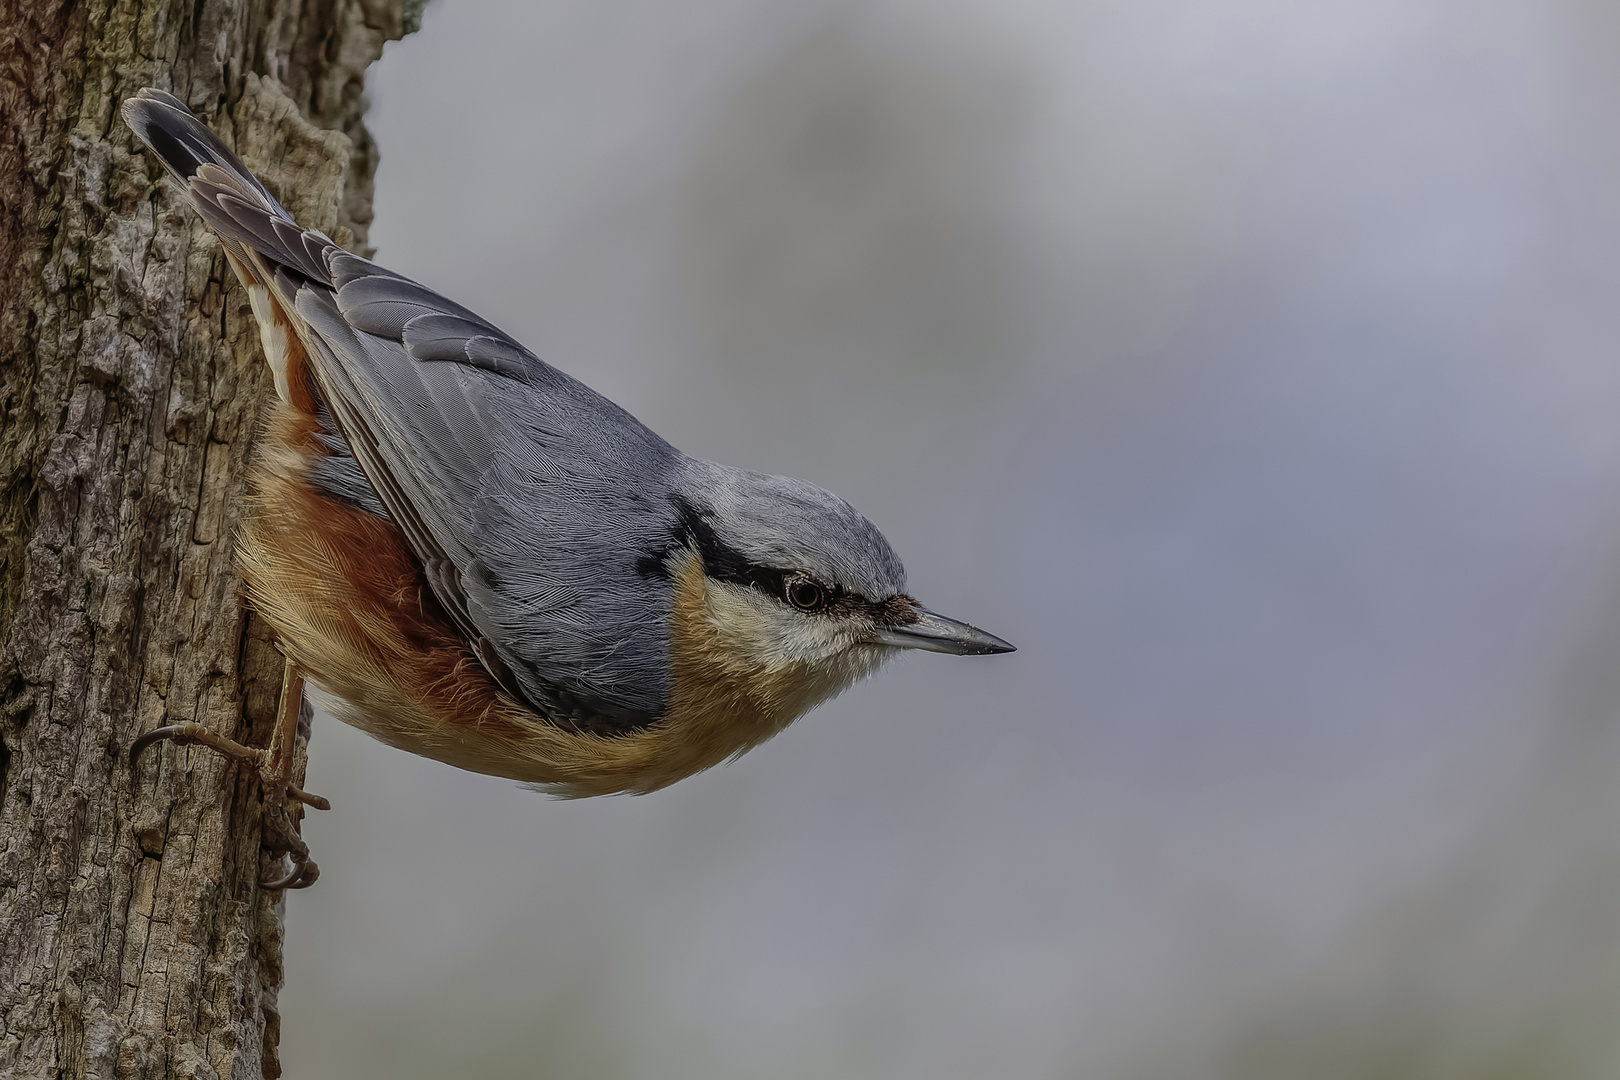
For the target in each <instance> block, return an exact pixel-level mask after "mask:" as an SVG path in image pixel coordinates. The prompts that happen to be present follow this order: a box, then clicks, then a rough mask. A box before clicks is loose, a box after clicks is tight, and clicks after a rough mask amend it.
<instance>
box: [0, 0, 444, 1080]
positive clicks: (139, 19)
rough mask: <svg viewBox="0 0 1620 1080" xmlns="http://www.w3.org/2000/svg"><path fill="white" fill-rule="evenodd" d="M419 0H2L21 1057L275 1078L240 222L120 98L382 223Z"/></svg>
mask: <svg viewBox="0 0 1620 1080" xmlns="http://www.w3.org/2000/svg"><path fill="white" fill-rule="evenodd" d="M420 7H421V3H420V0H414V3H413V0H330V2H324V3H323V2H322V0H184V2H180V0H122V2H120V0H90V2H86V3H73V2H64V0H0V409H3V420H0V425H3V426H0V650H3V651H0V1076H4V1077H7V1078H24V1077H30V1078H31V1077H53V1078H55V1077H80V1076H94V1077H115V1076H116V1077H121V1078H123V1077H143V1078H144V1077H159V1076H184V1077H227V1076H228V1077H256V1076H266V1077H275V1076H279V1075H280V1072H281V1068H280V1064H279V1061H278V1058H277V1050H276V1044H277V1039H278V1036H279V1015H278V1012H277V1007H276V993H277V990H278V988H279V987H280V986H281V981H282V969H281V940H282V924H281V913H282V905H281V899H280V897H281V894H279V893H271V892H266V891H265V890H264V889H262V888H261V887H260V885H259V882H260V881H261V880H263V879H265V878H266V877H267V876H270V875H271V874H272V873H273V872H274V871H275V870H276V869H277V866H278V864H277V863H276V862H275V861H274V860H272V859H271V858H270V857H269V856H268V855H267V854H266V853H264V852H262V851H261V850H260V837H261V810H262V806H261V792H260V790H259V783H258V780H257V777H256V776H255V775H254V774H253V773H252V771H251V770H248V769H243V768H241V767H239V766H235V765H231V764H228V763H227V762H226V761H224V760H223V759H221V758H219V757H217V756H214V755H212V754H210V753H208V752H206V751H202V750H199V749H192V750H182V749H179V748H177V747H175V746H172V745H159V746H158V747H155V748H154V750H153V751H149V752H148V754H147V756H146V757H145V758H143V759H142V761H141V764H140V768H139V769H137V770H134V771H133V772H132V771H131V769H130V767H129V764H128V761H127V756H126V751H127V749H128V747H129V745H130V742H131V741H132V740H133V739H134V738H135V737H136V736H137V735H139V734H141V733H142V732H145V731H150V730H151V729H153V728H154V727H157V726H158V725H160V724H165V723H174V722H178V721H182V720H195V721H197V722H199V723H201V724H204V725H205V726H207V727H209V728H210V729H212V730H214V731H217V732H221V733H223V734H227V735H231V736H233V737H235V738H236V739H239V740H241V741H243V742H247V743H251V744H254V745H261V746H262V745H265V743H266V741H267V739H268V737H269V728H270V725H271V722H272V720H273V719H274V714H275V707H276V697H277V694H278V693H279V691H280V687H281V658H280V656H279V654H278V653H277V652H276V651H275V648H274V646H273V644H272V642H271V641H270V640H269V636H268V634H267V632H266V629H265V627H264V625H263V624H262V623H260V622H258V621H257V620H255V619H253V618H252V617H250V616H248V615H245V614H244V613H243V611H242V609H241V607H240V605H239V604H238V602H237V592H236V578H235V573H234V570H233V568H232V541H233V537H234V535H235V532H236V529H237V525H238V523H239V521H240V517H241V513H242V499H241V495H242V491H243V485H244V480H245V476H246V472H247V467H248V463H249V461H250V456H251V453H252V443H253V437H254V433H255V430H256V423H255V419H256V416H257V413H258V406H259V402H260V401H261V400H262V398H263V397H264V395H265V393H266V392H267V390H268V388H269V386H270V378H269V372H268V370H267V367H266V365H265V364H264V363H263V361H262V360H261V359H260V358H259V355H258V344H257V333H256V330H255V328H254V323H253V319H252V316H251V313H250V312H249V309H248V302H247V297H246V296H245V295H244V294H243V292H242V290H241V289H240V288H239V287H238V286H237V285H236V283H235V281H234V280H233V279H232V278H231V275H230V272H229V270H228V269H227V268H226V266H225V263H224V259H223V257H222V256H221V255H220V251H219V246H218V244H216V243H215V242H214V240H213V239H212V237H211V236H210V235H209V234H208V233H207V232H206V231H205V230H204V229H203V227H202V225H201V224H200V223H199V222H198V221H197V220H196V218H195V216H194V215H192V214H190V213H188V212H184V211H183V210H182V208H181V206H180V204H179V200H178V199H177V198H176V196H175V195H174V194H173V192H172V191H171V190H170V188H169V186H168V184H167V183H160V182H159V181H158V178H159V176H160V170H159V169H158V167H157V165H156V164H155V163H153V162H151V161H150V160H148V158H147V157H146V156H145V155H144V154H143V153H142V152H141V151H140V147H139V146H138V144H137V143H136V142H135V140H134V138H133V136H131V134H130V132H129V130H128V128H126V127H125V126H124V123H123V121H122V120H121V119H120V118H119V114H118V108H117V107H118V104H119V103H120V102H121V101H122V100H123V99H124V98H125V97H127V96H129V95H131V94H133V93H134V92H135V91H136V90H138V89H140V88H141V87H143V86H148V85H154V86H160V87H163V88H166V89H171V90H173V91H174V92H175V93H176V94H177V95H178V96H179V97H180V98H181V99H182V100H184V101H186V102H187V103H188V104H189V105H191V107H192V108H193V109H194V110H195V111H196V112H197V113H198V115H200V116H202V117H203V118H204V119H205V120H206V121H208V122H209V123H211V124H212V125H213V126H214V128H215V130H217V131H219V132H220V134H221V135H222V136H223V137H224V139H225V140H226V142H227V143H230V144H232V145H233V146H234V147H235V149H236V150H237V151H238V153H240V154H241V156H242V157H243V158H244V159H245V160H246V161H247V163H248V165H249V166H250V167H253V168H255V169H256V170H257V171H258V172H259V174H260V175H261V176H263V177H264V178H265V180H266V181H267V186H268V187H269V188H270V189H271V190H272V191H273V192H275V193H277V194H278V195H280V196H281V197H282V201H283V202H285V203H286V204H287V205H288V208H289V209H291V210H292V211H293V213H294V214H295V215H297V216H298V218H299V220H300V221H302V222H303V223H305V224H306V225H311V226H314V227H317V228H321V229H325V230H326V231H327V232H329V233H331V234H332V235H333V237H334V239H337V240H338V241H339V242H340V243H348V244H349V245H350V246H354V245H356V244H359V245H364V242H365V232H366V225H367V224H368V223H369V221H370V218H371V211H370V207H371V177H372V174H373V171H374V168H375V164H376V152H375V148H374V146H373V144H372V142H371V140H370V138H369V136H368V135H367V133H366V131H365V128H364V127H363V126H362V124H361V111H362V108H363V103H362V99H361V78H362V75H363V73H364V71H365V68H366V66H367V65H368V64H370V63H371V62H372V61H373V60H375V59H376V58H377V57H378V56H380V55H381V54H382V46H383V42H384V41H386V40H388V39H391V38H398V37H400V36H401V35H402V33H403V32H405V30H406V29H407V28H414V27H408V24H409V23H413V22H414V21H415V20H416V17H417V15H418V14H419V11H420Z"/></svg>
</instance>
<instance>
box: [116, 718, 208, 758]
mask: <svg viewBox="0 0 1620 1080" xmlns="http://www.w3.org/2000/svg"><path fill="white" fill-rule="evenodd" d="M192 726H193V725H192V723H191V722H190V721H189V720H188V721H187V722H186V723H184V724H168V725H166V726H164V727H160V728H156V729H154V730H152V731H148V732H147V733H146V734H145V735H142V736H141V737H140V738H138V739H136V740H135V741H134V742H132V743H130V744H129V767H130V768H132V769H133V768H135V766H136V764H137V763H139V761H140V760H141V754H142V753H144V752H145V750H146V748H147V747H148V746H151V745H152V744H153V743H155V742H162V741H163V740H165V739H175V740H180V739H184V738H185V737H186V736H188V735H189V734H190V732H188V731H187V730H186V729H187V728H188V727H192Z"/></svg>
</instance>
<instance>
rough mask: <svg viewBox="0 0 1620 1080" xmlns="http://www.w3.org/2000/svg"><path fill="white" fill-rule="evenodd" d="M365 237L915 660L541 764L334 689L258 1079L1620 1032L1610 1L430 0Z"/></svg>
mask: <svg viewBox="0 0 1620 1080" xmlns="http://www.w3.org/2000/svg"><path fill="white" fill-rule="evenodd" d="M369 85H370V89H371V95H372V101H373V108H372V112H371V124H372V128H373V130H374V131H375V132H376V134H377V137H378V140H379V142H380V144H381V147H382V155H383V157H382V167H381V171H380V172H379V174H378V178H377V221H376V226H375V229H374V232H373V234H372V235H373V239H374V241H375V243H376V244H377V246H378V258H379V260H380V261H382V262H383V263H384V264H385V265H388V266H390V267H392V268H394V269H397V270H400V271H402V272H405V273H407V274H411V275H413V276H416V277H419V278H420V279H421V280H423V281H425V282H427V283H429V284H431V285H433V286H435V287H437V288H439V289H441V290H442V291H444V292H445V293H447V294H449V295H451V296H453V297H455V298H456V299H458V300H460V301H461V302H463V303H465V304H467V305H469V306H471V307H473V308H474V309H475V310H478V311H480V312H481V313H483V314H485V315H486V316H488V317H490V318H492V319H493V320H494V321H495V322H497V323H498V324H500V325H502V326H503V327H505V328H506V329H507V330H509V331H510V332H512V333H513V334H515V335H516V336H517V337H518V338H520V339H521V340H523V341H525V342H526V343H527V344H529V345H530V346H531V347H532V348H533V349H535V350H536V351H537V352H538V353H539V354H540V355H541V356H543V357H546V358H547V359H549V360H551V361H552V362H554V363H556V364H558V365H559V366H561V367H563V368H565V369H566V370H568V371H570V372H572V373H574V374H576V375H578V376H580V377H581V378H583V379H585V380H586V381H587V382H589V383H591V384H592V385H593V386H595V387H597V388H598V389H599V390H601V391H603V392H605V393H606V394H608V395H609V396H611V397H613V398H614V399H616V400H617V401H619V402H620V403H621V404H623V405H625V406H626V407H628V408H629V409H630V410H631V411H632V412H634V413H636V414H637V415H638V416H640V417H641V418H642V419H643V420H645V421H646V422H648V423H649V424H650V425H652V426H653V427H654V428H655V429H657V430H658V431H660V432H661V433H662V434H664V435H665V436H666V437H668V438H670V439H671V440H672V441H674V442H675V443H676V444H678V445H680V446H681V447H683V448H684V449H686V450H688V451H691V452H693V453H697V454H701V455H704V456H709V457H714V458H718V459H720V460H723V461H728V462H732V463H736V464H743V465H747V466H749V467H752V468H756V469H763V470H769V471H778V472H785V473H791V474H794V475H798V476H803V477H806V478H808V479H810V480H813V481H816V482H818V483H821V484H823V485H825V486H827V487H829V488H831V489H833V490H835V491H838V492H839V493H841V494H843V495H844V496H846V497H847V498H849V499H850V500H851V501H852V502H854V503H855V504H856V505H857V506H859V507H860V508H862V509H863V510H865V511H866V512H867V513H868V514H869V515H870V516H871V517H872V518H873V519H874V520H876V521H877V523H878V524H879V525H880V526H881V527H882V528H883V529H884V530H885V531H886V532H887V533H888V535H889V537H890V538H891V539H892V540H893V541H894V542H895V544H896V546H897V548H898V549H899V551H900V552H901V553H902V555H903V556H904V558H905V560H906V563H907V566H908V568H909V570H910V573H911V581H912V586H913V589H914V591H915V593H916V594H917V595H918V596H919V597H921V598H923V599H924V600H925V601H926V602H927V603H929V604H930V605H933V606H935V607H937V608H938V609H940V610H942V611H945V612H946V613H948V614H952V615H956V616H958V617H961V618H965V619H969V620H971V621H973V622H976V623H978V624H980V625H982V626H984V627H986V628H988V629H990V630H992V631H993V632H995V633H998V634H1001V635H1003V636H1005V637H1007V638H1009V639H1010V640H1012V641H1013V642H1015V643H1016V644H1017V645H1018V646H1019V648H1020V651H1019V652H1018V653H1016V654H1015V655H1012V656H1007V657H997V658H985V659H956V658H947V657H939V656H915V657H910V658H907V659H905V660H904V661H902V662H900V663H897V664H895V665H894V666H893V667H892V668H891V669H889V670H887V671H884V672H882V673H880V674H879V675H878V676H877V677H876V678H874V679H873V680H872V681H870V682H869V683H866V684H863V685H861V686H859V687H857V688H856V689H854V690H852V691H851V692H849V693H848V694H847V695H846V696H845V697H843V698H841V699H840V700H838V701H837V702H835V703H833V704H832V705H830V706H828V707H826V708H823V709H821V710H819V711H818V712H815V713H813V714H812V715H810V716H809V717H807V718H806V719H805V720H803V721H801V722H800V723H799V724H798V725H796V726H795V727H794V728H792V729H791V730H790V731H789V732H787V733H786V734H785V735H783V736H782V737H780V738H779V739H777V740H776V741H775V742H773V743H770V744H768V745H767V746H765V747H764V748H762V749H760V750H758V751H756V752H754V753H753V754H750V755H749V756H748V757H746V758H744V759H743V760H741V761H740V762H738V763H736V764H734V765H732V766H729V767H727V768H724V769H721V770H718V771H716V772H714V773H711V774H708V775H704V776H700V777H698V778H696V779H692V780H688V781H686V782H684V783H682V784H680V785H678V786H677V787H675V788H672V789H670V790H668V791H666V792H663V793H660V794H657V795H654V796H650V797H647V798H639V799H609V800H598V801H594V802H586V803H577V804H565V803H557V802H553V801H549V800H547V799H545V798H543V797H541V796H538V795H535V794H533V793H531V792H528V791H525V790H522V789H519V788H518V787H516V786H515V785H513V784H511V783H509V782H506V781H501V780H494V779H489V778H484V777H477V776H472V775H468V774H465V773H459V772H456V771H454V770H452V769H450V768H448V767H446V766H442V765H438V764H435V763H432V762H428V761H425V760H420V759H417V758H412V757H409V756H406V755H404V754H401V753H398V752H396V751H392V750H389V749H386V748H384V747H382V746H380V745H378V744H375V743H372V742H369V741H367V740H366V739H364V738H363V737H361V736H359V735H357V734H355V733H353V732H350V731H348V730H346V729H343V728H341V727H340V726H339V725H337V724H335V723H333V722H331V721H330V720H327V721H325V722H324V723H321V724H319V725H318V728H317V731H316V736H315V740H314V743H313V760H312V764H311V767H310V776H309V785H310V787H311V789H312V790H316V791H319V792H321V793H323V794H325V795H328V796H330V797H331V799H332V801H333V803H334V805H335V807H336V808H335V809H334V810H333V811H331V812H330V813H328V814H324V815H317V816H316V818H315V819H314V820H312V821H311V822H310V823H309V824H308V827H307V835H308V836H309V838H310V840H311V843H312V844H313V846H314V850H315V854H316V857H317V858H318V859H319V861H320V863H321V865H322V867H323V876H322V878H321V881H320V884H319V885H318V886H317V887H316V888H314V889H312V890H310V891H309V892H307V893H301V894H294V895H292V896H291V897H290V899H289V901H288V922H289V940H288V947H287V970H288V989H287V991H286V992H285V993H284V994H283V995H282V999H281V1000H282V1005H283V1008H284V1013H285V1025H284V1029H283V1032H284V1034H283V1050H284V1056H285V1060H286V1063H287V1067H288V1075H289V1076H293V1077H298V1078H301V1080H324V1078H339V1077H342V1078H351V1077H398V1078H428V1077H434V1078H440V1077H480V1078H483V1077H492V1078H501V1077H548V1078H549V1077H558V1078H570V1080H571V1078H582V1077H589V1078H609V1077H613V1078H618V1077H624V1078H652V1080H667V1078H693V1080H698V1078H702V1080H730V1078H738V1080H741V1078H758V1077H767V1078H784V1080H785V1078H806V1080H812V1078H814V1080H820V1078H845V1077H849V1078H867V1077H870V1078H874V1080H876V1078H885V1080H888V1078H918V1080H925V1078H926V1080H934V1078H958V1077H961V1078H978V1077H984V1078H998V1077H1018V1078H1045V1077H1053V1078H1059V1077H1063V1078H1082V1080H1089V1078H1108V1080H1113V1078H1120V1080H1138V1078H1140V1080H1163V1078H1187V1080H1203V1078H1214V1080H1337V1078H1345V1080H1349V1078H1369V1080H1372V1078H1377V1080H1389V1078H1403V1077H1411V1078H1435V1080H1440V1078H1464V1077H1467V1078H1477V1077H1490V1078H1492V1080H1512V1078H1519V1077H1523V1078H1536V1080H1541V1078H1571V1077H1573V1078H1584V1077H1592V1078H1600V1077H1603V1078H1607V1077H1613V1076H1616V1075H1620V1020H1617V1019H1616V1018H1617V1017H1620V667H1617V661H1620V302H1617V299H1616V297H1617V292H1620V6H1616V5H1614V4H1612V3H1602V4H1600V3H1596V2H1593V3H1586V4H1583V3H1576V2H1553V0H1477V2H1462V0H1449V2H1448V0H1322V2H1317V3H1309V4H1305V3H1284V2H1281V0H1221V2H1208V0H1085V2H1064V3H1044V4H1043V3H1037V2H1034V0H1011V2H1005V0H1003V2H997V3H989V2H980V3H965V2H957V3H947V2H940V0H929V2H926V3H925V2H921V0H917V2H911V3H906V2H895V3H884V2H872V3H861V2H849V3H827V2H820V0H805V2H784V0H685V2H683V3H680V4H669V3H655V2H652V0H630V2H621V0H612V2H604V0H591V2H586V0H575V2H569V3H531V2H522V3H520V2H516V0H508V2H504V3H485V2H473V0H443V2H442V3H435V4H434V5H432V6H430V7H429V9H428V11H427V16H426V20H425V26H424V28H423V30H422V32H421V33H420V34H418V35H416V36H414V37H412V38H410V39H408V40H406V41H405V42H403V43H400V44H397V45H393V46H391V47H390V49H389V51H388V53H387V55H386V56H385V57H384V59H383V61H382V63H381V64H380V65H379V66H378V67H377V68H376V69H375V70H374V71H373V73H372V75H371V76H370V82H369Z"/></svg>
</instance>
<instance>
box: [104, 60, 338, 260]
mask: <svg viewBox="0 0 1620 1080" xmlns="http://www.w3.org/2000/svg"><path fill="white" fill-rule="evenodd" d="M124 120H125V121H126V122H127V123H128V124H129V129H130V130H131V131H133V132H134V133H135V137H136V138H138V139H140V140H141V142H143V143H145V144H146V145H147V147H148V148H149V149H150V150H151V151H152V153H153V154H155V155H157V159H158V160H159V161H161V162H163V167H164V168H165V169H168V170H169V172H170V173H171V174H173V176H174V178H175V179H176V180H178V181H180V186H181V188H182V189H183V190H184V191H185V193H186V197H187V198H188V199H189V200H190V201H191V205H192V206H193V207H194V208H195V209H196V211H197V213H198V214H200V215H201V216H202V219H203V221H205V222H207V223H208V226H209V228H211V229H213V230H214V232H216V233H218V234H219V237H220V239H221V240H222V241H224V243H225V246H226V250H227V251H229V252H231V253H232V254H233V255H234V256H235V257H237V258H238V259H242V260H245V261H251V260H252V257H251V256H250V255H249V254H248V253H249V252H250V251H252V252H257V253H258V254H259V255H261V256H263V257H264V258H265V259H267V260H268V261H269V262H271V263H274V264H277V265H280V266H286V267H289V268H291V269H293V270H296V271H297V272H298V273H300V274H302V275H303V276H304V277H305V278H308V279H309V280H311V281H319V282H321V283H323V284H330V283H331V280H332V276H331V272H330V271H329V270H328V269H327V265H326V253H327V250H328V249H330V248H331V247H333V246H334V245H333V244H332V241H331V239H330V238H329V237H327V236H326V235H324V234H322V233H319V232H314V231H308V230H305V229H303V228H301V227H300V226H299V224H298V222H296V221H295V220H293V216H292V215H291V214H289V213H287V211H286V209H285V208H284V207H283V206H282V205H281V204H280V203H279V202H277V201H276V199H275V196H273V195H271V194H270V192H268V191H266V190H265V187H264V185H263V184H261V183H259V178H258V177H256V176H254V175H253V173H252V172H250V171H249V170H248V167H247V166H246V165H244V164H242V161H241V159H240V158H238V157H237V156H236V155H235V154H233V153H231V151H230V148H229V147H227V146H226V145H225V144H224V143H222V142H220V140H219V136H217V135H215V134H214V133H213V132H212V131H209V130H208V126H207V125H206V124H204V123H203V122H202V121H201V120H199V119H197V118H196V117H195V116H193V115H192V113H191V110H190V109H188V108H186V107H185V105H184V104H182V103H181V101H180V99H179V98H177V97H175V96H174V95H173V94H170V93H166V92H164V91H162V90H156V89H153V88H151V87H148V88H147V89H145V90H142V91H141V92H140V93H138V94H136V95H135V96H134V97H132V98H130V99H128V100H127V101H125V102H124ZM261 276H262V275H261Z"/></svg>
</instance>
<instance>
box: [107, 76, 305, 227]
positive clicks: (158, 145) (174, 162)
mask: <svg viewBox="0 0 1620 1080" xmlns="http://www.w3.org/2000/svg"><path fill="white" fill-rule="evenodd" d="M123 112H124V122H125V123H127V124H128V125H129V129H130V130H131V131H133V132H134V133H135V137H136V138H138V139H140V140H141V142H143V143H145V144H146V146H147V148H148V149H150V150H151V151H152V153H154V154H156V155H157V159H158V160H159V161H161V162H162V163H163V167H164V168H166V169H168V170H169V172H170V173H172V174H173V175H174V178H175V179H176V180H179V181H180V183H181V184H182V185H189V184H190V182H191V180H192V179H194V178H195V177H196V175H197V170H199V169H201V168H202V167H203V166H204V165H210V164H212V165H217V166H219V167H220V168H221V169H224V170H225V171H226V172H228V173H230V174H231V176H232V177H233V178H234V179H236V180H237V181H239V182H240V183H241V185H242V186H243V187H244V188H245V189H246V190H247V191H248V192H251V193H252V194H254V195H257V196H259V197H261V198H263V199H264V202H265V209H268V210H270V211H272V212H273V213H275V214H276V215H277V216H279V217H281V218H284V219H285V220H287V221H291V220H292V215H291V214H289V213H287V211H286V210H284V209H283V208H282V206H281V204H280V203H278V202H277V201H276V200H275V197H274V196H273V195H271V194H270V193H269V192H268V191H266V190H265V188H264V185H263V184H261V183H259V178H258V177H256V176H254V175H253V173H252V172H251V171H249V169H248V167H247V166H246V165H243V164H242V161H241V159H240V158H238V157H237V156H236V155H235V154H233V153H231V150H230V148H229V147H227V146H226V145H225V144H224V143H223V142H221V141H220V139H219V136H218V135H215V134H214V133H213V132H212V131H210V130H208V125H206V124H204V123H203V122H202V121H201V120H199V119H197V117H196V116H194V115H193V114H192V112H191V110H190V109H188V108H186V106H185V104H184V103H183V102H182V101H181V100H180V99H179V98H177V97H175V96H174V95H173V94H171V93H169V92H167V91H165V90H158V89H156V88H155V87H150V86H149V87H147V88H146V89H145V90H142V91H141V92H140V93H138V94H136V95H135V96H134V97H132V98H129V99H127V100H126V101H125V102H124V109H123Z"/></svg>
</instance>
